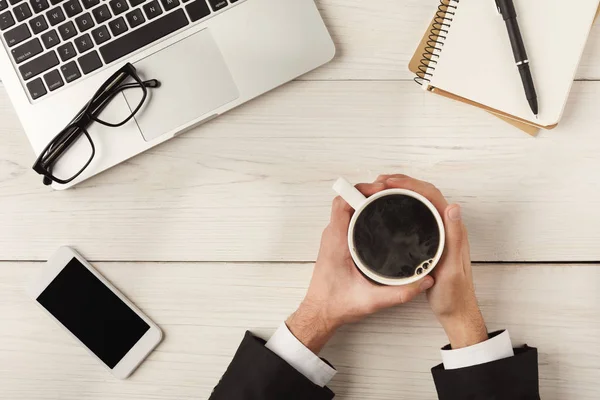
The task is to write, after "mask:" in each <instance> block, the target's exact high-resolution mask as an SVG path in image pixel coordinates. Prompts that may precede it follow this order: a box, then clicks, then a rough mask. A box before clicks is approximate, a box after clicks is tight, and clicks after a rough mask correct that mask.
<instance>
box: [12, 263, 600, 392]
mask: <svg viewBox="0 0 600 400" xmlns="http://www.w3.org/2000/svg"><path fill="white" fill-rule="evenodd" d="M40 266H41V264H40V263H0V315H2V324H0V360H2V362H1V363H0V384H1V385H2V391H1V394H0V398H3V399H11V400H21V399H23V400H37V399H61V400H71V399H72V400H79V399H83V398H85V399H89V400H94V399H114V400H119V399H123V400H129V399H144V400H148V399H157V400H158V399H161V400H167V399H178V400H182V399H206V398H208V396H209V394H210V392H211V389H212V387H213V386H214V385H215V384H216V383H217V381H218V379H219V377H220V376H221V374H222V373H223V372H224V370H225V368H226V366H227V365H228V363H229V361H230V359H231V357H232V355H233V353H234V352H235V350H236V348H237V345H238V344H239V341H240V340H241V338H242V336H243V333H244V331H245V330H246V329H251V330H252V331H254V332H255V333H256V334H258V335H261V336H262V337H264V338H268V337H269V335H271V334H272V332H273V331H274V330H275V328H276V327H277V326H278V324H279V323H280V322H281V320H283V319H285V318H286V316H287V315H288V314H289V313H291V312H292V311H293V310H294V308H295V307H296V306H297V304H298V303H299V302H300V300H301V299H302V297H303V295H304V292H305V289H306V286H307V284H308V280H309V277H310V272H311V269H312V266H311V265H310V264H278V263H271V264H199V263H184V264H176V263H167V264H161V263H133V264H130V263H98V264H96V267H97V268H98V269H99V270H100V271H101V272H102V273H103V274H104V275H105V276H107V277H108V278H109V279H110V280H111V281H112V282H113V283H114V284H115V285H116V286H117V287H119V288H120V289H121V290H122V291H123V292H124V293H125V294H126V295H127V296H128V297H129V298H130V299H131V300H132V301H133V302H134V303H136V304H137V305H138V306H140V307H141V308H142V309H143V310H144V311H145V312H146V313H148V314H149V315H150V317H151V318H153V319H154V320H155V321H156V322H157V323H158V324H159V325H160V326H161V327H162V328H163V329H164V332H165V340H164V342H163V343H162V344H161V345H160V347H159V348H158V349H157V351H155V352H154V353H153V354H152V355H151V356H150V358H149V360H147V361H146V362H145V363H144V364H143V365H142V366H141V368H140V369H139V370H138V372H137V373H135V374H134V375H133V376H132V377H131V378H130V379H129V380H127V381H118V380H116V379H113V378H112V377H111V376H110V375H109V373H108V372H106V371H105V370H104V369H103V368H102V367H101V366H99V365H97V364H96V361H94V360H93V359H92V358H91V357H89V356H88V355H87V353H86V352H85V351H84V350H83V349H81V348H79V347H78V345H77V344H75V343H74V341H73V340H72V339H70V338H69V337H68V336H67V335H65V334H64V333H63V332H62V330H61V329H60V328H58V327H57V326H56V325H55V323H54V322H52V321H51V320H50V319H49V318H48V317H47V316H45V315H44V314H43V313H42V312H41V311H40V310H38V309H37V307H36V306H35V304H34V303H33V302H32V301H31V300H29V299H27V298H26V296H25V294H24V292H23V286H24V285H25V284H26V282H27V281H28V280H29V279H30V277H31V276H32V275H34V274H35V273H36V271H37V270H38V268H40ZM475 280H476V284H477V289H478V292H479V298H480V302H481V305H482V309H483V312H484V315H485V317H486V320H487V323H488V327H489V328H490V329H491V330H493V329H500V328H508V329H509V331H510V333H511V336H512V338H513V342H514V343H515V344H519V343H524V342H527V343H528V344H530V345H532V346H536V347H539V351H540V385H541V388H542V398H543V399H545V400H554V399H556V400H563V399H578V400H586V399H589V400H592V399H597V398H598V393H599V391H600V387H599V386H598V382H599V379H600V372H599V370H598V368H597V366H598V365H599V364H600V355H599V354H598V352H597V351H594V349H598V348H599V347H600V318H598V317H599V315H598V306H599V301H600V298H599V297H598V289H599V285H598V282H600V268H598V266H597V265H586V266H569V265H550V266H549V265H525V266H524V265H482V266H477V267H476V268H475ZM445 341H446V339H445V337H444V334H443V331H442V329H441V328H440V327H439V326H438V324H437V322H436V321H435V318H434V317H433V316H432V314H431V312H430V311H429V308H428V306H427V304H426V301H425V299H424V298H419V299H418V300H417V301H415V302H414V303H412V304H409V305H407V306H404V307H399V308H397V309H394V310H391V311H387V312H384V313H381V314H379V315H376V316H374V317H372V318H369V319H368V320H367V321H366V322H364V323H361V324H357V325H353V326H349V327H346V328H345V329H343V330H342V331H340V332H339V333H338V334H337V335H336V337H335V338H334V340H333V341H332V342H331V343H330V344H329V346H328V347H327V348H326V349H325V351H324V353H323V356H325V357H326V358H327V359H329V360H330V361H331V362H332V363H333V364H334V365H335V366H336V367H337V369H338V371H339V373H338V375H337V376H336V377H335V379H334V380H333V382H332V383H331V387H332V389H333V390H334V391H336V392H337V394H338V397H337V398H339V399H344V400H375V399H377V400H391V399H394V400H396V399H411V400H412V399H427V400H431V399H433V398H434V396H435V391H434V387H433V382H432V379H431V377H430V373H429V369H430V368H431V367H432V366H434V365H435V364H437V363H439V362H440V355H439V348H440V347H441V346H442V345H443V344H444V343H445Z"/></svg>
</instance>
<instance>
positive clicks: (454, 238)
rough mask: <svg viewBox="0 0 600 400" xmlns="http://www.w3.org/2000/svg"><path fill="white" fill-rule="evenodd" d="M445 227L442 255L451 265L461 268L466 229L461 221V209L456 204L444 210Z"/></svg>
mask: <svg viewBox="0 0 600 400" xmlns="http://www.w3.org/2000/svg"><path fill="white" fill-rule="evenodd" d="M444 226H445V229H446V249H445V251H444V257H445V259H446V260H448V261H450V264H451V266H452V267H456V268H461V269H462V268H463V264H464V263H463V256H464V251H465V244H466V236H465V232H466V229H465V227H464V225H463V222H462V211H461V209H460V206H459V205H458V204H452V205H450V206H448V207H447V208H446V210H445V212H444Z"/></svg>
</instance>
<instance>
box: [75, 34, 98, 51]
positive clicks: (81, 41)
mask: <svg viewBox="0 0 600 400" xmlns="http://www.w3.org/2000/svg"><path fill="white" fill-rule="evenodd" d="M75 46H77V50H79V52H80V53H85V52H86V51H88V50H89V49H91V48H92V47H94V43H92V38H91V37H90V35H88V34H87V33H86V34H85V35H81V36H79V37H78V38H77V39H75Z"/></svg>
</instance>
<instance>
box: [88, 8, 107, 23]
mask: <svg viewBox="0 0 600 400" xmlns="http://www.w3.org/2000/svg"><path fill="white" fill-rule="evenodd" d="M92 14H94V18H95V19H96V22H97V23H99V24H101V23H103V22H104V21H108V20H109V19H110V17H111V15H110V11H109V10H108V6H107V5H106V4H102V5H101V6H100V7H96V8H94V9H93V10H92Z"/></svg>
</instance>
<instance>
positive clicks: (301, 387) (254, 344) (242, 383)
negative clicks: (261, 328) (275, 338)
mask: <svg viewBox="0 0 600 400" xmlns="http://www.w3.org/2000/svg"><path fill="white" fill-rule="evenodd" d="M333 397H334V394H333V392H332V391H331V390H329V389H328V388H326V387H325V388H322V387H320V386H318V385H315V384H314V383H312V382H311V381H310V380H309V379H308V378H306V377H305V376H304V375H302V374H301V373H299V372H298V371H296V370H295V369H294V367H292V366H291V365H289V364H288V363H287V362H285V361H284V360H283V359H282V358H280V357H279V356H277V355H276V354H275V353H273V352H272V351H271V350H269V349H267V348H266V347H265V341H263V340H261V339H259V338H256V337H254V336H253V335H252V334H251V333H250V332H246V336H245V337H244V340H243V341H242V344H240V347H239V348H238V350H237V352H236V354H235V356H234V358H233V361H232V362H231V364H230V365H229V368H227V371H226V372H225V375H223V377H222V378H221V381H220V382H219V384H218V385H217V387H215V389H214V391H213V393H212V395H211V396H210V399H209V400H282V399H285V400H306V399H311V400H331V399H333Z"/></svg>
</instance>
